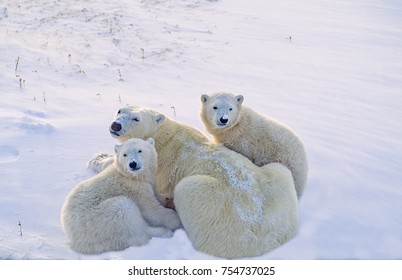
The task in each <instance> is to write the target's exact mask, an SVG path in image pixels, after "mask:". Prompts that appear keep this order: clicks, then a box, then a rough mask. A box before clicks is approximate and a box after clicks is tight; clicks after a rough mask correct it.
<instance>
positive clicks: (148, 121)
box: [109, 106, 165, 142]
mask: <svg viewBox="0 0 402 280" xmlns="http://www.w3.org/2000/svg"><path fill="white" fill-rule="evenodd" d="M164 120H165V116H164V115H163V114H159V113H156V112H154V111H152V110H150V109H146V108H142V107H137V106H126V107H123V108H121V109H119V110H118V111H117V113H116V115H115V117H114V120H113V122H112V124H111V125H110V127H109V131H110V134H111V135H112V136H113V137H115V138H117V139H118V140H119V141H120V142H124V141H126V140H127V139H130V138H141V139H148V138H150V137H152V135H153V134H154V133H155V131H156V129H157V128H158V127H159V126H160V125H161V124H162V123H163V122H164Z"/></svg>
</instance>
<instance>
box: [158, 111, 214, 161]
mask: <svg viewBox="0 0 402 280" xmlns="http://www.w3.org/2000/svg"><path fill="white" fill-rule="evenodd" d="M178 135H182V136H183V137H184V138H180V137H178V138H177V139H186V138H188V137H190V138H197V141H208V138H207V137H206V136H205V135H204V134H203V133H202V132H200V131H199V130H197V129H195V128H193V127H190V126H188V125H185V124H182V123H178V122H176V121H174V120H171V119H169V118H166V119H165V121H164V123H163V124H162V125H161V126H160V127H159V128H158V129H157V131H156V132H155V134H154V135H153V136H152V138H154V140H155V148H156V151H157V153H158V154H159V152H160V151H161V150H163V149H164V148H165V147H167V145H168V144H170V145H172V143H173V144H177V145H180V146H181V145H182V144H181V143H180V141H179V142H177V141H171V140H172V138H173V137H175V136H178Z"/></svg>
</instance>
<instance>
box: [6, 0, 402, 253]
mask: <svg viewBox="0 0 402 280" xmlns="http://www.w3.org/2000/svg"><path fill="white" fill-rule="evenodd" d="M401 26H402V2H401V1H395V0H385V1H384V0H365V1H363V0H355V1H330V0H307V1H296V0H288V1H271V0H264V1H263V0H251V1H242V0H231V1H227V0H220V1H206V0H185V1H184V0H142V1H129V0H118V1H117V0H111V1H96V0H85V1H82V0H66V1H64V0H38V1H28V0H20V1H17V2H16V1H13V0H3V1H1V2H0V90H1V92H0V129H1V134H0V177H1V178H2V180H1V181H0V259H214V257H212V256H208V255H205V254H203V253H200V252H197V251H195V250H194V249H193V247H192V246H191V243H190V242H189V240H188V238H187V236H186V234H185V232H184V231H183V230H178V231H176V232H175V234H174V236H173V237H172V238H170V239H159V238H154V239H152V240H151V242H150V243H149V244H148V245H146V246H143V247H131V248H128V249H127V250H124V251H121V252H109V253H104V254H101V255H95V256H82V255H78V254H76V253H74V252H73V251H71V250H70V249H69V246H68V240H67V237H66V235H65V234H64V232H63V231H62V228H61V226H60V218H59V216H60V210H61V206H62V203H63V201H64V199H65V197H66V195H67V194H68V193H69V191H70V190H71V189H72V188H73V187H74V186H75V185H76V184H77V183H78V182H79V181H81V180H83V179H86V178H88V177H89V176H92V175H93V174H91V173H90V172H89V171H88V170H87V169H86V163H87V161H88V160H89V159H91V157H92V156H93V155H94V154H95V153H98V152H108V153H112V152H113V146H114V144H116V142H115V140H114V139H113V138H112V137H111V136H110V135H109V132H108V126H109V123H110V121H111V120H112V118H113V115H114V113H115V112H116V110H117V109H118V108H119V107H121V106H123V105H126V104H133V105H140V106H144V107H150V108H153V109H155V110H158V111H161V112H163V113H165V114H166V115H167V116H169V117H171V118H173V119H176V120H178V121H180V122H183V123H186V124H189V125H192V126H195V127H197V128H198V129H200V130H203V126H202V124H201V122H200V120H199V117H198V113H197V112H198V111H199V107H200V96H201V95H202V94H208V93H211V92H217V91H230V92H233V93H235V94H243V95H244V96H245V104H247V105H248V106H250V107H252V108H254V109H255V110H257V111H259V112H261V113H263V114H267V115H270V116H272V117H273V118H275V119H277V120H280V121H281V122H283V123H285V124H287V125H288V126H290V127H291V128H292V129H293V130H294V131H296V132H297V133H298V135H299V136H300V137H301V139H302V140H303V141H304V143H305V147H306V150H307V155H308V159H309V166H310V171H309V179H308V183H307V186H306V190H305V192H304V194H303V197H302V198H301V201H300V205H299V210H300V228H299V232H298V234H297V236H296V237H295V238H294V239H293V240H291V241H290V242H288V243H287V244H285V245H283V246H281V247H279V248H277V249H275V250H274V251H272V252H270V253H267V254H265V255H263V256H261V257H258V258H259V259H401V258H402V203H401V201H402V188H401V182H402V172H401V166H402V112H401V106H402V94H401V92H402V63H401V62H402V28H401ZM256 208H258V207H256ZM245 214H246V215H251V213H245ZM250 217H251V216H250Z"/></svg>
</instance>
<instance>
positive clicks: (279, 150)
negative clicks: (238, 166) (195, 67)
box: [200, 93, 308, 198]
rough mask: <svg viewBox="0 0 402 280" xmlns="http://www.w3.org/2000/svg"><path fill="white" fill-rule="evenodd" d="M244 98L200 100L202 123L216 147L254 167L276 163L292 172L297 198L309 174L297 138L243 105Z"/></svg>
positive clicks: (222, 96) (227, 95) (221, 95)
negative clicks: (234, 152)
mask: <svg viewBox="0 0 402 280" xmlns="http://www.w3.org/2000/svg"><path fill="white" fill-rule="evenodd" d="M243 100H244V97H243V96H242V95H237V96H235V95H233V94H230V93H217V94H213V95H211V96H208V95H205V94H204V95H202V96H201V102H202V107H201V113H200V115H201V119H202V121H203V123H204V125H205V128H206V130H207V131H208V132H209V133H211V134H212V135H213V137H214V140H215V141H216V142H217V143H221V144H223V145H225V146H226V147H228V148H229V149H231V150H233V151H236V152H238V153H240V154H242V155H244V156H245V157H247V158H248V159H250V160H251V161H252V162H253V163H254V164H256V165H257V166H263V165H266V164H268V163H272V162H279V163H282V164H283V165H285V166H287V167H288V168H289V169H290V171H291V172H292V175H293V179H294V182H295V187H296V192H297V195H298V197H299V198H300V197H301V195H302V193H303V190H304V187H305V184H306V181H307V173H308V162H307V155H306V152H305V149H304V145H303V143H302V141H301V140H300V138H299V137H298V136H297V135H296V134H295V133H294V132H293V131H292V130H291V129H290V128H289V127H287V126H285V125H283V124H281V123H279V122H278V121H275V120H273V119H272V118H269V117H268V116H263V115H261V114H259V113H257V112H256V111H254V110H253V109H251V108H249V107H246V106H244V105H242V103H243Z"/></svg>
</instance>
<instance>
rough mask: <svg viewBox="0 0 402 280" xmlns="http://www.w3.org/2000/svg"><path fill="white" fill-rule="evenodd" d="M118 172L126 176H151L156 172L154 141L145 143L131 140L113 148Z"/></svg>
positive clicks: (149, 140) (140, 140)
mask: <svg viewBox="0 0 402 280" xmlns="http://www.w3.org/2000/svg"><path fill="white" fill-rule="evenodd" d="M114 151H115V153H116V164H117V167H118V170H119V171H120V172H121V173H122V174H123V175H126V176H139V175H140V174H143V173H144V172H145V173H147V174H148V173H149V172H150V171H151V172H152V174H154V173H153V172H154V171H155V170H156V166H157V155H156V151H155V142H154V139H152V138H149V139H148V140H147V141H144V140H142V139H138V138H132V139H129V140H127V141H126V142H124V143H123V144H120V145H116V146H115V147H114Z"/></svg>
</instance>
